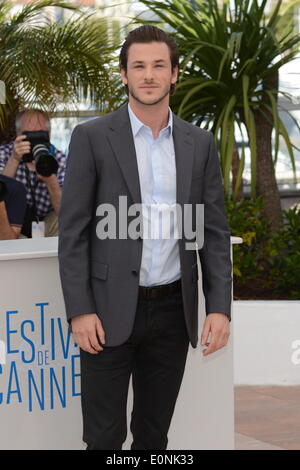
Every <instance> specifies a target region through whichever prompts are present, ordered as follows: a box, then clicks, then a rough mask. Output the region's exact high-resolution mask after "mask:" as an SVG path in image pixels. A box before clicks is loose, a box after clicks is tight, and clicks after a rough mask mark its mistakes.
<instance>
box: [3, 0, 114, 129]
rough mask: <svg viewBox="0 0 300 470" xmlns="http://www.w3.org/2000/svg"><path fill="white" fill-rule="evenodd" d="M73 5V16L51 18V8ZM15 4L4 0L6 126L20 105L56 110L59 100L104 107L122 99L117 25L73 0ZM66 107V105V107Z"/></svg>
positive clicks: (71, 106)
mask: <svg viewBox="0 0 300 470" xmlns="http://www.w3.org/2000/svg"><path fill="white" fill-rule="evenodd" d="M49 6H54V7H61V8H64V9H68V10H71V13H72V14H71V16H70V18H69V19H68V20H60V21H56V22H50V21H49V20H47V18H46V17H45V16H43V15H42V16H41V14H42V13H43V11H44V8H45V7H49ZM11 9H12V3H11V2H10V1H8V0H3V1H1V2H0V62H1V70H0V80H2V81H3V82H4V83H5V85H6V92H7V97H6V104H5V105H0V128H1V127H2V128H4V127H5V125H6V124H7V122H8V117H9V115H10V113H11V112H12V110H13V109H14V104H15V103H16V102H17V103H19V105H21V106H22V105H23V106H24V105H26V106H29V107H30V106H35V107H40V108H43V109H46V110H48V111H54V110H56V109H57V106H58V105H59V106H60V107H61V106H64V109H65V110H74V109H75V110H77V109H78V101H81V100H89V101H90V102H91V104H92V105H94V106H95V107H97V108H98V110H99V111H103V112H105V111H107V109H108V108H110V109H112V108H113V107H114V105H115V103H116V101H117V100H118V93H117V89H116V87H115V80H114V63H115V57H114V52H115V49H116V39H115V38H116V37H117V30H116V24H114V25H113V27H112V28H110V27H109V24H108V22H107V20H105V19H101V18H97V17H94V16H93V15H91V14H89V15H88V14H85V13H82V12H81V10H80V9H79V8H78V7H74V6H72V5H70V3H68V2H67V1H61V2H60V1H54V0H38V1H35V2H32V3H30V4H28V5H25V6H23V7H22V8H21V10H20V11H18V12H17V13H15V14H12V10H11ZM60 109H61V108H60Z"/></svg>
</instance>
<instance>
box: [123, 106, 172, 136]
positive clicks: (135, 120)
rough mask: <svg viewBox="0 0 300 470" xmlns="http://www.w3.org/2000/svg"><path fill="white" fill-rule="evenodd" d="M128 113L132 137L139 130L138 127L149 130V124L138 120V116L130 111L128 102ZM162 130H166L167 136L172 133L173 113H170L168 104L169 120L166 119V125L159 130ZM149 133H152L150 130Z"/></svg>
mask: <svg viewBox="0 0 300 470" xmlns="http://www.w3.org/2000/svg"><path fill="white" fill-rule="evenodd" d="M128 113H129V118H130V122H131V128H132V133H133V137H136V135H137V133H138V132H139V131H140V129H141V128H142V127H144V128H145V129H148V130H150V128H149V126H146V125H145V124H144V123H143V122H142V121H140V120H139V118H138V117H137V116H136V114H135V113H134V112H133V111H132V109H131V107H130V104H129V103H128ZM162 130H164V131H165V130H168V135H169V136H170V135H171V134H172V131H173V113H172V110H171V108H170V106H169V121H168V124H167V126H166V127H164V129H161V131H162ZM151 134H152V132H151Z"/></svg>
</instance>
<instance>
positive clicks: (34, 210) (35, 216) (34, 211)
mask: <svg viewBox="0 0 300 470" xmlns="http://www.w3.org/2000/svg"><path fill="white" fill-rule="evenodd" d="M25 172H26V179H27V184H28V186H29V189H30V194H31V199H32V208H31V210H32V217H31V218H32V221H35V222H37V223H39V216H38V214H37V208H36V201H35V190H36V187H37V185H38V180H36V182H35V186H34V187H33V186H32V183H31V177H30V172H29V169H28V168H27V165H26V163H25Z"/></svg>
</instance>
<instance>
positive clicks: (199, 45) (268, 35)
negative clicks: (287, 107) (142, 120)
mask: <svg viewBox="0 0 300 470" xmlns="http://www.w3.org/2000/svg"><path fill="white" fill-rule="evenodd" d="M266 1H267V0H262V1H261V2H258V1H257V0H234V1H233V2H229V1H226V0H224V1H223V2H220V1H218V0H209V1H207V0H193V1H190V0H164V1H163V2H162V1H159V0H141V2H142V3H143V4H144V5H145V6H146V7H147V8H148V9H149V10H150V11H152V12H153V13H154V14H155V15H156V18H158V19H157V20H153V21H151V23H153V24H157V25H158V26H160V27H162V28H163V29H165V30H167V31H169V32H170V34H172V35H173V36H174V38H175V40H176V42H177V44H178V45H179V51H180V56H181V62H180V69H181V74H180V80H179V83H178V85H177V91H176V94H175V95H174V96H173V97H172V100H171V104H172V109H173V110H174V112H175V113H176V114H178V116H180V117H181V118H183V119H185V120H187V121H190V122H193V123H195V124H196V125H203V126H204V127H205V128H209V129H211V130H212V131H213V133H214V136H215V139H216V141H217V140H218V141H219V142H220V154H221V167H222V173H223V178H224V186H225V192H226V194H227V196H229V194H230V171H231V166H232V155H233V150H234V143H235V131H236V130H237V129H238V128H239V129H240V131H241V133H242V139H243V143H242V149H243V148H244V147H245V146H246V145H248V146H249V147H250V151H251V197H252V198H253V197H254V196H255V191H256V167H257V152H258V149H257V146H256V127H255V120H254V111H255V112H259V113H261V114H262V115H263V116H264V117H265V118H267V119H270V117H267V116H268V115H269V114H268V113H270V116H271V117H272V118H271V119H272V121H273V125H274V130H275V149H274V161H276V160H277V155H278V147H279V146H278V142H279V136H280V135H281V136H282V137H283V139H284V141H285V143H286V146H287V149H288V153H289V156H290V159H291V163H292V168H293V170H294V176H295V177H296V175H295V160H294V152H293V150H294V148H295V146H294V145H293V144H292V143H291V141H290V138H289V135H288V132H287V131H286V129H285V127H284V124H283V122H282V120H281V118H280V116H279V113H278V109H277V94H278V90H277V89H276V87H275V88H274V89H273V88H272V87H271V86H270V83H273V82H274V83H276V77H277V75H278V71H279V69H280V67H282V65H284V64H286V63H287V62H290V61H292V60H293V59H294V58H295V56H296V54H297V53H298V50H299V44H300V35H299V34H295V33H294V25H293V24H292V23H291V21H287V16H286V15H284V14H283V12H284V10H282V8H281V4H282V1H281V0H277V1H276V2H275V5H274V8H273V10H272V12H271V13H270V15H269V16H267V15H266ZM136 22H139V23H150V21H146V20H145V21H142V20H141V19H140V18H137V19H136ZM282 94H283V95H285V96H286V97H287V98H290V95H289V94H287V93H283V92H282ZM244 126H245V127H246V132H245V127H244ZM240 157H241V162H240V171H239V173H238V178H237V182H236V187H235V188H232V189H233V191H232V192H233V194H234V195H236V194H237V191H238V188H239V186H240V184H241V179H242V172H243V165H244V159H243V151H242V152H241V155H240Z"/></svg>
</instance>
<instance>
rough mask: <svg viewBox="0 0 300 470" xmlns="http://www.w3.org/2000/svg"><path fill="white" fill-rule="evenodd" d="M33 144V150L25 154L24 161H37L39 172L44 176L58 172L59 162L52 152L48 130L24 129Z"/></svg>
mask: <svg viewBox="0 0 300 470" xmlns="http://www.w3.org/2000/svg"><path fill="white" fill-rule="evenodd" d="M22 134H24V135H26V136H27V139H26V140H29V142H30V145H31V152H30V153H26V154H25V155H23V159H22V160H23V162H32V161H33V160H34V161H35V168H36V171H37V173H39V174H40V175H42V176H50V175H52V174H56V173H57V170H58V163H57V160H56V158H55V156H54V155H53V154H52V152H51V144H50V139H49V132H47V131H24V132H22Z"/></svg>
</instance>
